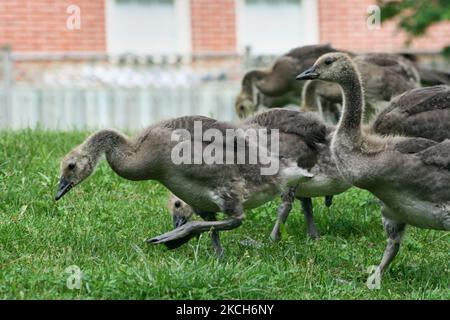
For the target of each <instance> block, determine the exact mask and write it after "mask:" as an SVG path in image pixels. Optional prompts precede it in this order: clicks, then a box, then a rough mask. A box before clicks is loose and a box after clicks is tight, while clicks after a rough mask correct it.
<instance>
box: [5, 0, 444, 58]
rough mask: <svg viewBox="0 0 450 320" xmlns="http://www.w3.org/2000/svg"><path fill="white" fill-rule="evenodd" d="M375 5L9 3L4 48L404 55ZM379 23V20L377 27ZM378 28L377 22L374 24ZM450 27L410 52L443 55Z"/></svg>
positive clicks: (314, 0)
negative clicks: (319, 46) (329, 50)
mask: <svg viewBox="0 0 450 320" xmlns="http://www.w3.org/2000/svg"><path fill="white" fill-rule="evenodd" d="M374 2H375V0H341V1H336V0H33V1H31V0H2V1H0V46H4V45H9V46H11V48H12V50H13V51H14V52H44V53H52V52H97V53H109V54H123V53H133V54H145V55H159V54H161V55H166V54H169V55H170V54H175V55H183V56H233V55H240V54H242V53H243V52H244V51H245V49H246V48H251V51H252V52H253V53H255V54H261V55H267V54H268V55H277V54H282V53H283V52H286V51H287V50H289V49H290V48H292V47H296V46H300V45H307V44H314V43H331V44H332V45H333V46H335V47H337V48H341V49H347V50H353V51H361V52H364V51H390V52H395V51H404V50H405V46H404V44H405V39H406V38H405V35H404V34H403V33H402V32H400V31H398V30H397V29H396V26H395V24H394V23H390V22H389V23H386V24H383V25H382V26H380V27H377V25H370V24H369V25H368V19H369V17H370V14H371V11H370V10H371V8H372V7H371V5H373V3H374ZM372 20H373V19H372ZM372 20H371V21H372ZM449 43H450V22H445V23H440V24H437V25H434V26H432V27H431V28H430V30H429V31H428V33H427V34H426V35H425V36H423V37H421V38H419V39H416V40H414V41H413V43H412V44H411V47H409V48H408V50H411V51H417V52H438V51H440V50H441V49H442V47H444V46H446V45H449Z"/></svg>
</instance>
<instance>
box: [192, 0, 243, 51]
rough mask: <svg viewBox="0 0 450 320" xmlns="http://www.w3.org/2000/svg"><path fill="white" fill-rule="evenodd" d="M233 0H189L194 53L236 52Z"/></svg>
mask: <svg viewBox="0 0 450 320" xmlns="http://www.w3.org/2000/svg"><path fill="white" fill-rule="evenodd" d="M235 7H236V4H235V0H214V1H211V0H191V25H192V49H193V51H194V53H204V52H216V53H230V52H236V8H235Z"/></svg>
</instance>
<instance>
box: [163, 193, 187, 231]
mask: <svg viewBox="0 0 450 320" xmlns="http://www.w3.org/2000/svg"><path fill="white" fill-rule="evenodd" d="M167 208H168V209H169V213H170V215H171V216H172V221H173V228H174V229H175V228H178V227H181V226H182V225H184V224H186V223H187V222H188V221H189V220H190V219H191V217H192V215H193V214H194V211H193V210H192V207H191V206H190V205H188V204H187V203H186V202H184V201H183V200H181V199H180V198H178V197H177V196H175V195H174V194H173V193H171V194H170V195H169V199H168V201H167Z"/></svg>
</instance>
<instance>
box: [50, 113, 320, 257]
mask: <svg viewBox="0 0 450 320" xmlns="http://www.w3.org/2000/svg"><path fill="white" fill-rule="evenodd" d="M197 121H198V122H197ZM196 123H201V127H200V129H196ZM208 129H213V130H214V132H216V133H219V134H223V136H225V137H227V132H229V130H231V131H233V132H235V134H236V135H235V136H234V138H233V139H232V141H231V142H230V143H231V144H232V145H231V146H229V145H228V143H227V141H228V140H225V141H221V142H220V141H215V140H214V139H213V138H211V137H210V138H209V140H208V138H207V137H204V133H205V131H207V130H208ZM237 129H239V127H237V126H235V125H232V124H229V123H225V122H219V121H216V120H214V119H211V118H208V117H202V116H187V117H181V118H175V119H171V120H167V121H162V122H160V123H157V124H154V125H152V126H150V127H148V128H147V129H145V130H144V131H143V132H142V133H141V134H139V135H138V136H137V137H135V138H134V139H129V138H127V137H126V136H124V135H123V134H121V133H119V132H117V131H114V130H101V131H99V132H97V133H94V134H93V135H91V136H90V137H88V138H87V139H86V140H85V142H83V143H82V144H81V145H79V146H78V147H76V148H75V149H73V150H72V151H70V152H69V153H68V154H67V155H66V156H65V157H64V159H63V160H62V162H61V178H60V183H59V188H58V191H57V194H56V197H55V199H56V200H59V199H60V198H61V197H63V196H64V195H65V194H66V193H67V192H68V191H69V190H71V189H72V188H73V187H74V186H76V185H78V184H80V183H81V182H82V181H83V180H85V179H86V178H87V177H89V176H90V175H91V174H92V173H93V171H94V169H95V167H96V165H97V163H98V162H99V160H100V158H101V157H102V155H106V160H107V162H108V164H109V165H110V167H111V168H112V169H113V171H114V172H116V173H117V174H118V175H119V176H121V177H123V178H125V179H129V180H150V179H152V180H157V181H159V182H161V183H162V184H163V185H164V186H165V187H167V188H168V189H169V190H170V191H172V192H173V193H174V194H175V195H177V197H179V198H180V199H183V200H184V201H185V202H186V203H188V204H189V205H190V206H191V207H193V208H195V210H198V211H202V212H224V213H225V214H226V215H228V217H229V219H227V220H224V221H195V222H189V223H187V224H185V225H183V226H181V227H179V228H176V229H175V230H173V231H171V232H168V233H165V234H163V235H160V236H158V237H155V238H153V239H149V240H148V242H149V243H153V244H158V243H163V244H165V245H166V246H167V247H169V248H171V249H173V248H177V247H179V246H180V245H182V244H184V243H186V242H187V241H189V239H191V238H192V237H195V236H197V235H199V234H201V233H203V232H207V231H210V230H215V231H223V230H231V229H234V228H237V227H239V226H240V225H241V224H242V222H243V220H244V218H245V213H244V210H245V209H251V208H255V207H258V206H260V205H262V204H263V203H265V202H267V201H270V200H272V199H273V198H274V197H275V196H277V195H279V194H280V193H281V192H283V190H285V189H286V188H287V187H288V186H290V185H295V184H298V183H299V182H301V181H302V180H304V179H309V178H310V177H311V176H312V174H311V173H309V172H308V171H307V170H306V169H303V168H299V167H298V166H297V163H294V162H289V161H288V160H287V159H278V160H279V168H278V171H277V172H276V173H275V174H272V175H268V174H267V175H266V174H262V170H261V169H262V167H263V165H262V164H261V163H262V162H261V163H256V164H236V162H237V161H234V162H233V163H234V164H233V163H229V162H226V160H227V159H230V158H231V159H234V160H236V158H234V157H236V156H237V154H239V152H247V151H248V150H251V149H250V148H253V147H255V141H254V140H252V139H250V138H248V139H244V141H245V143H243V145H239V144H238V143H236V140H237V138H239V137H242V138H245V137H244V136H243V134H242V133H241V132H240V130H237ZM198 131H200V132H198ZM210 132H211V131H210ZM196 133H197V134H196ZM198 133H201V134H200V136H199V134H198ZM174 138H175V139H174ZM211 139H212V140H214V141H211ZM237 141H239V140H237ZM309 141H311V143H313V144H314V143H315V142H314V141H312V140H309ZM191 145H194V147H193V149H194V150H195V145H199V146H201V147H202V150H204V149H205V148H206V147H208V146H209V147H211V146H213V147H215V148H214V150H220V149H222V150H223V151H224V152H223V156H224V158H223V160H225V161H223V162H224V163H225V164H217V163H212V164H206V163H205V161H203V162H202V159H200V162H201V163H200V164H195V162H196V153H195V152H194V154H192V152H188V151H187V150H191V149H190V147H189V146H191ZM180 146H181V148H180ZM183 148H184V149H183ZM256 148H257V149H256V150H258V151H259V155H266V159H265V160H264V163H267V160H271V159H274V158H275V157H277V155H273V154H269V153H268V150H261V149H263V148H262V147H261V146H260V145H256ZM235 149H237V150H235ZM174 150H178V151H176V152H178V153H180V152H181V153H182V154H183V159H184V158H185V156H187V158H188V159H184V160H187V161H184V160H183V159H182V160H183V161H182V162H181V163H175V162H174V161H173V157H172V153H173V152H174ZM183 150H184V151H183ZM209 150H210V151H211V149H209ZM235 151H236V152H235ZM211 152H212V151H211ZM230 152H231V153H230ZM184 153H186V155H184ZM269 163H270V162H269ZM211 220H215V217H211Z"/></svg>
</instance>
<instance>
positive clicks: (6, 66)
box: [0, 45, 13, 128]
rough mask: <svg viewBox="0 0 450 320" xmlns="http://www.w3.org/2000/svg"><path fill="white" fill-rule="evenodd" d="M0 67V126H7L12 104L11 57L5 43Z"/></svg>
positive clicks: (9, 48) (9, 49)
mask: <svg viewBox="0 0 450 320" xmlns="http://www.w3.org/2000/svg"><path fill="white" fill-rule="evenodd" d="M1 56H2V59H1V60H2V69H3V90H2V91H3V97H2V98H3V99H2V100H3V101H2V102H3V103H2V108H1V109H0V128H6V127H8V126H9V124H10V123H9V122H10V121H9V120H10V118H11V112H12V109H11V104H12V82H13V80H12V59H11V47H10V46H9V45H5V46H4V47H3V48H2V50H1Z"/></svg>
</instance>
